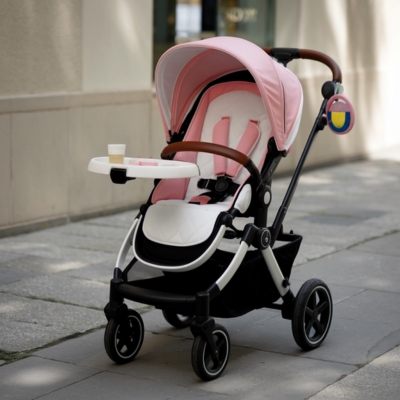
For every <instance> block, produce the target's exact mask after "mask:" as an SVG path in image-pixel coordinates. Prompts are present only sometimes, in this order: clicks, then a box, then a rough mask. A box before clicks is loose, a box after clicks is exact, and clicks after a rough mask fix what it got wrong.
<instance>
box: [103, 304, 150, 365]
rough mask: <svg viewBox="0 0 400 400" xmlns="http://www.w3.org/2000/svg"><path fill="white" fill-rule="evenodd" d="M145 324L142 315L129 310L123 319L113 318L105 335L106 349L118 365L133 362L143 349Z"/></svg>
mask: <svg viewBox="0 0 400 400" xmlns="http://www.w3.org/2000/svg"><path fill="white" fill-rule="evenodd" d="M143 337H144V324H143V320H142V317H141V316H140V314H139V313H138V312H136V311H134V310H128V315H127V316H126V317H125V318H122V319H118V320H116V319H114V318H111V319H110V320H109V321H108V324H107V326H106V331H105V333H104V347H105V349H106V352H107V354H108V357H110V358H111V360H113V361H114V362H116V363H117V364H125V363H128V362H130V361H132V360H133V359H134V358H135V357H136V355H137V354H138V353H139V351H140V348H141V347H142V343H143Z"/></svg>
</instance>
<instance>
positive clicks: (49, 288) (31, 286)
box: [2, 275, 109, 309]
mask: <svg viewBox="0 0 400 400" xmlns="http://www.w3.org/2000/svg"><path fill="white" fill-rule="evenodd" d="M2 291H3V292H6V293H13V294H15V295H18V296H25V297H34V298H38V299H45V300H51V301H56V302H64V303H68V304H74V305H78V306H82V307H92V308H98V309H103V308H104V306H105V305H106V304H107V303H108V296H109V285H106V284H105V283H101V282H95V281H89V280H84V279H76V278H70V277H65V276H58V275H43V276H38V277H35V278H32V279H25V280H22V281H19V282H15V283H10V284H9V285H3V286H2Z"/></svg>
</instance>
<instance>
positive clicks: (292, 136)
mask: <svg viewBox="0 0 400 400" xmlns="http://www.w3.org/2000/svg"><path fill="white" fill-rule="evenodd" d="M302 111H303V93H302V94H301V103H300V107H299V110H298V113H297V117H296V122H295V123H294V125H293V128H292V131H291V132H290V135H289V137H288V138H287V140H286V144H285V150H289V149H290V146H291V145H292V144H293V142H294V139H296V136H297V132H298V130H299V127H300V121H301V114H302Z"/></svg>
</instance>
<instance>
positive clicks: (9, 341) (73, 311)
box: [0, 293, 106, 352]
mask: <svg viewBox="0 0 400 400" xmlns="http://www.w3.org/2000/svg"><path fill="white" fill-rule="evenodd" d="M105 323H106V319H105V316H104V313H103V312H101V311H96V310H91V309H87V308H83V307H76V306H70V305H66V304H58V303H53V302H48V301H42V300H33V299H27V298H24V297H20V296H15V295H13V294H5V293H0V330H1V335H0V349H2V350H4V351H7V352H16V351H25V350H30V349H33V348H37V347H40V346H44V345H46V344H48V343H51V342H53V341H55V340H58V339H60V338H64V337H67V336H69V335H73V334H75V333H82V332H86V331H88V330H90V329H93V328H98V327H100V326H102V325H104V324H105Z"/></svg>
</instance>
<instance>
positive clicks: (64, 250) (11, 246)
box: [0, 235, 115, 263]
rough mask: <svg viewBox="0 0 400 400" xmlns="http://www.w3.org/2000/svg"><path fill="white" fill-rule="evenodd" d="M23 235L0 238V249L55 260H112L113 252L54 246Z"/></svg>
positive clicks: (89, 261) (88, 261)
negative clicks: (33, 240) (25, 238)
mask: <svg viewBox="0 0 400 400" xmlns="http://www.w3.org/2000/svg"><path fill="white" fill-rule="evenodd" d="M23 236H24V235H21V236H17V237H16V238H14V237H11V238H5V239H1V240H0V251H3V250H4V251H7V250H9V251H11V252H14V253H18V254H20V255H24V256H28V255H33V256H38V257H48V258H53V259H57V260H66V261H78V262H86V263H95V262H101V261H106V260H114V259H115V254H114V253H106V252H103V251H101V249H100V250H98V251H95V250H85V249H77V248H71V247H59V246H54V245H53V244H52V243H51V242H40V241H38V242H30V241H29V242H28V241H25V240H23Z"/></svg>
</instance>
